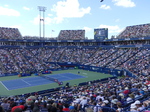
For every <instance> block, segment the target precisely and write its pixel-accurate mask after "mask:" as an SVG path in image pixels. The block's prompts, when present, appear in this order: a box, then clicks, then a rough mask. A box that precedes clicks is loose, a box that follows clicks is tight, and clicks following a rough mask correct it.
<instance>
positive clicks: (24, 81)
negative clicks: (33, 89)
mask: <svg viewBox="0 0 150 112" xmlns="http://www.w3.org/2000/svg"><path fill="white" fill-rule="evenodd" d="M21 80H22V81H23V82H25V83H26V84H28V85H31V84H30V83H28V82H26V81H25V80H23V79H21Z"/></svg>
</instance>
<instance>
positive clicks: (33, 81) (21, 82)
mask: <svg viewBox="0 0 150 112" xmlns="http://www.w3.org/2000/svg"><path fill="white" fill-rule="evenodd" d="M46 76H47V77H50V78H54V79H57V80H58V81H68V80H74V79H80V78H85V77H84V76H81V75H77V74H72V73H62V74H55V75H46ZM50 83H55V82H53V81H50V80H48V79H45V78H42V77H39V76H37V77H29V78H21V79H14V80H7V81H1V84H2V85H3V86H4V87H5V88H6V89H7V90H14V89H20V88H25V87H31V86H38V85H44V84H50Z"/></svg>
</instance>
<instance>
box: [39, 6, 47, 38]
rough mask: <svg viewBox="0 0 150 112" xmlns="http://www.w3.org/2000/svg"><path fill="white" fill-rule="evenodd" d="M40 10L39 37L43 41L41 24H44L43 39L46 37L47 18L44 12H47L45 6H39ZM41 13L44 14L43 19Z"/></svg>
mask: <svg viewBox="0 0 150 112" xmlns="http://www.w3.org/2000/svg"><path fill="white" fill-rule="evenodd" d="M38 9H39V15H40V17H39V36H40V39H41V22H43V38H44V37H45V21H44V19H45V16H44V12H45V10H46V7H43V6H38ZM41 12H43V18H41Z"/></svg>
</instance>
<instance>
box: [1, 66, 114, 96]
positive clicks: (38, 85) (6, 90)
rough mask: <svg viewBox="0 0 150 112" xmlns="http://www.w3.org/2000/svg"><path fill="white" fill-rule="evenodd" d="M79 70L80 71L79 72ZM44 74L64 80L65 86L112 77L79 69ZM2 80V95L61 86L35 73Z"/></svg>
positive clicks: (2, 78)
mask: <svg viewBox="0 0 150 112" xmlns="http://www.w3.org/2000/svg"><path fill="white" fill-rule="evenodd" d="M78 71H80V73H79V74H78ZM44 76H47V77H50V78H55V79H58V80H59V81H62V82H63V85H61V86H65V84H66V83H67V82H69V84H70V85H74V84H76V85H78V84H79V83H82V82H87V81H92V80H97V79H103V78H108V77H112V75H109V74H103V73H98V72H92V71H86V70H79V69H71V70H59V71H53V73H52V74H46V75H44ZM0 82H1V83H0V89H1V91H0V95H1V96H9V95H20V94H25V93H30V92H36V91H41V90H46V89H52V88H57V87H60V86H59V85H58V83H56V82H54V81H50V80H48V79H44V78H42V77H39V76H35V75H31V76H27V77H18V76H7V77H1V78H0Z"/></svg>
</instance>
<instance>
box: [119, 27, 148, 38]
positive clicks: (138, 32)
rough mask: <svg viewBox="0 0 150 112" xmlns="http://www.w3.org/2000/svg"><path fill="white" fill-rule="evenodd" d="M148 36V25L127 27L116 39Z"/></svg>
mask: <svg viewBox="0 0 150 112" xmlns="http://www.w3.org/2000/svg"><path fill="white" fill-rule="evenodd" d="M149 36H150V24H141V25H134V26H127V27H126V28H125V30H124V31H122V32H121V33H120V34H119V35H118V36H117V38H141V37H149Z"/></svg>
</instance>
